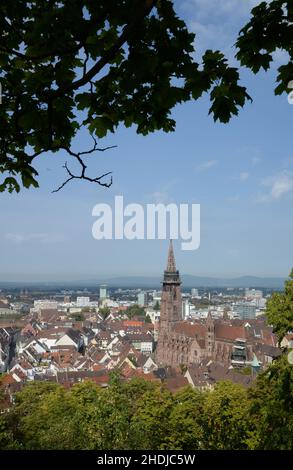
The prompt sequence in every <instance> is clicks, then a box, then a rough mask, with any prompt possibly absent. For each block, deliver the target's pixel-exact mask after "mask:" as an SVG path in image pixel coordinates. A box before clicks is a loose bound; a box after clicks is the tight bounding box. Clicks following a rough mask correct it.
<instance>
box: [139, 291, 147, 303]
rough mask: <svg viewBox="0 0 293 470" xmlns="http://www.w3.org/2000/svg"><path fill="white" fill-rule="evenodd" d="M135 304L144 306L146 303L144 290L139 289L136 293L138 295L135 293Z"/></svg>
mask: <svg viewBox="0 0 293 470" xmlns="http://www.w3.org/2000/svg"><path fill="white" fill-rule="evenodd" d="M137 304H138V305H139V306H140V307H144V306H145V305H147V293H146V292H144V291H141V292H139V293H138V295H137Z"/></svg>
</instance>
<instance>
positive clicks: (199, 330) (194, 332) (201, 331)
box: [174, 322, 207, 338]
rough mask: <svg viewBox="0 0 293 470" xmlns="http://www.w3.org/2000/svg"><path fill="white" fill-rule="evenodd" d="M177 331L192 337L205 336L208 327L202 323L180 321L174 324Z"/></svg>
mask: <svg viewBox="0 0 293 470" xmlns="http://www.w3.org/2000/svg"><path fill="white" fill-rule="evenodd" d="M174 330H175V332H176V333H179V334H182V335H185V336H188V337H190V338H204V337H205V334H206V331H207V329H206V327H205V326H204V325H201V324H200V323H194V324H191V323H189V322H179V323H176V325H175V326H174Z"/></svg>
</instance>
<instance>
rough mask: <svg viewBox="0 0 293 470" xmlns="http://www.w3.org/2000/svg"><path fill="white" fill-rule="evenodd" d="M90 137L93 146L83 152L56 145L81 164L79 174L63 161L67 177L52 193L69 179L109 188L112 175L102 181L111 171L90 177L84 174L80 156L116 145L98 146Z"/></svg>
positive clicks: (85, 167)
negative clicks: (73, 171) (106, 180)
mask: <svg viewBox="0 0 293 470" xmlns="http://www.w3.org/2000/svg"><path fill="white" fill-rule="evenodd" d="M92 139H93V141H94V146H93V147H92V148H91V149H90V150H86V151H84V152H73V151H72V150H71V149H70V148H69V147H65V146H59V147H58V148H59V149H62V150H65V151H66V152H67V153H68V154H69V155H71V156H72V157H74V158H75V159H76V160H77V161H78V163H79V164H80V166H81V173H80V175H75V174H73V173H72V171H71V170H70V169H69V168H68V165H67V162H65V165H63V168H65V170H66V171H67V173H68V175H69V178H67V180H65V181H64V182H63V183H62V184H61V185H60V186H59V187H58V188H57V189H55V190H54V191H52V193H57V192H58V191H60V190H61V189H63V188H64V186H65V185H66V184H67V183H69V182H70V181H72V180H74V179H79V180H85V181H89V182H90V183H96V184H99V185H100V186H104V187H106V188H110V186H112V183H113V178H112V176H111V178H110V180H109V181H108V182H103V181H102V180H103V179H104V178H105V177H106V176H109V175H111V174H112V171H108V172H107V173H104V174H103V175H100V176H96V177H95V178H91V177H89V176H87V175H86V169H87V165H86V164H85V163H84V161H83V159H82V158H81V157H82V156H83V155H90V154H92V153H94V152H105V151H106V150H109V149H112V148H116V147H117V145H112V146H109V147H104V148H99V147H98V144H97V141H96V139H95V138H94V136H93V135H92ZM35 155H36V156H37V154H35Z"/></svg>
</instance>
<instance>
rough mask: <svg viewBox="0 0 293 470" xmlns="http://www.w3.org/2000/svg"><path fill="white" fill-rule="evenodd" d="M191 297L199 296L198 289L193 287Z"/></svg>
mask: <svg viewBox="0 0 293 470" xmlns="http://www.w3.org/2000/svg"><path fill="white" fill-rule="evenodd" d="M191 297H192V298H197V297H198V289H195V288H193V289H191Z"/></svg>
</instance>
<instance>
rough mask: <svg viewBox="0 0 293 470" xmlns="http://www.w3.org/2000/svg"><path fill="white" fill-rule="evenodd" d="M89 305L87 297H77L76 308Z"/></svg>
mask: <svg viewBox="0 0 293 470" xmlns="http://www.w3.org/2000/svg"><path fill="white" fill-rule="evenodd" d="M89 305H90V298H89V297H77V299H76V306H77V307H88V306H89Z"/></svg>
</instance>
